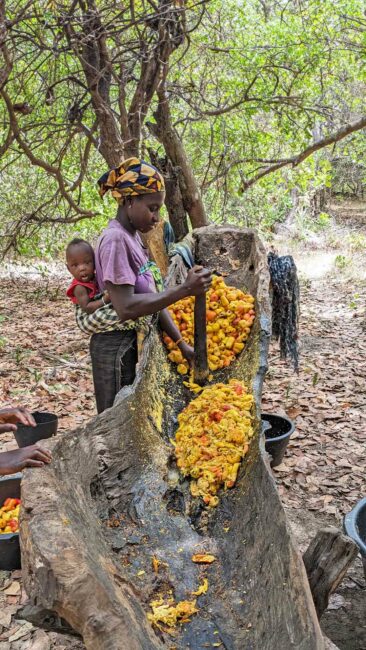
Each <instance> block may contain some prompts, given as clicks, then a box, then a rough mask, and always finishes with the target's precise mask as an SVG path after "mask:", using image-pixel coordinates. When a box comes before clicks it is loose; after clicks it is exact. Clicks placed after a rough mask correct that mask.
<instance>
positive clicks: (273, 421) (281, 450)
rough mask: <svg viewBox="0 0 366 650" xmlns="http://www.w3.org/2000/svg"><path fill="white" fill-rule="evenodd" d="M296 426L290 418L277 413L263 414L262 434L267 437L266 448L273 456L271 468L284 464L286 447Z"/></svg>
mask: <svg viewBox="0 0 366 650" xmlns="http://www.w3.org/2000/svg"><path fill="white" fill-rule="evenodd" d="M294 431H295V425H294V423H293V422H292V420H290V419H289V418H287V417H285V416H283V415H276V414H275V413H262V432H263V433H264V436H265V439H266V441H265V448H266V451H267V452H268V453H269V454H270V455H271V467H276V466H277V465H280V463H282V460H283V457H284V455H285V451H286V447H287V445H288V441H289V439H290V436H291V434H292V433H293V432H294Z"/></svg>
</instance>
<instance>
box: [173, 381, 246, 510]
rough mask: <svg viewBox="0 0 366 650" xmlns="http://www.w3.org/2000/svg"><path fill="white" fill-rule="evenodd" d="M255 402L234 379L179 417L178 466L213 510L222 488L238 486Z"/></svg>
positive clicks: (212, 389)
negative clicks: (239, 471) (239, 472)
mask: <svg viewBox="0 0 366 650" xmlns="http://www.w3.org/2000/svg"><path fill="white" fill-rule="evenodd" d="M253 401H254V398H253V395H250V394H249V393H247V391H246V387H245V386H244V384H243V383H242V382H240V381H238V380H236V379H231V380H230V381H229V383H228V384H214V385H213V386H209V387H207V388H204V389H203V390H202V392H201V394H200V395H199V396H198V397H196V398H195V399H194V400H192V402H190V404H188V406H187V407H186V408H185V409H184V410H183V411H182V412H181V413H180V414H179V416H178V423H179V427H178V430H177V433H176V436H175V443H174V444H175V455H176V459H177V465H178V467H179V469H180V471H181V472H182V474H184V475H185V476H191V477H192V479H193V480H192V481H191V493H192V495H193V496H195V497H198V496H201V497H202V498H203V501H204V502H205V503H206V505H208V506H210V507H212V508H214V507H215V506H217V504H218V501H219V499H218V496H217V492H218V490H219V488H220V487H221V486H224V487H225V488H231V487H233V486H234V484H235V481H236V477H237V474H238V470H239V467H240V462H241V459H242V458H243V457H244V456H245V454H246V453H247V451H248V448H249V441H250V439H251V437H252V436H253V428H252V415H251V409H252V405H253Z"/></svg>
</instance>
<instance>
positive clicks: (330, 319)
mask: <svg viewBox="0 0 366 650" xmlns="http://www.w3.org/2000/svg"><path fill="white" fill-rule="evenodd" d="M355 294H356V295H357V305H356V306H355V305H354V303H353V302H352V296H354V295H355ZM365 298H366V287H365V286H363V287H360V284H359V283H357V286H356V283H352V282H350V281H348V282H346V283H345V282H342V281H341V280H340V279H332V278H330V277H327V278H326V279H322V280H316V281H315V280H312V281H309V280H308V281H307V282H306V283H305V286H303V287H302V293H301V331H300V340H301V366H300V372H299V375H296V374H295V373H293V372H292V370H291V368H290V367H289V366H288V365H287V364H285V363H284V362H282V361H281V360H280V359H279V358H278V353H277V352H276V349H277V345H273V346H272V349H271V354H270V359H269V367H270V370H269V373H268V375H267V378H266V381H265V387H264V395H263V410H264V411H272V412H279V413H281V412H282V413H287V414H288V416H289V417H291V418H292V419H293V420H294V421H295V423H296V431H295V432H294V434H293V435H292V437H291V440H290V444H289V446H288V448H287V453H286V456H285V459H284V461H283V462H282V463H281V465H279V466H278V467H276V468H275V469H274V474H275V476H276V479H277V483H278V487H279V491H280V494H281V498H282V501H283V503H284V505H285V506H288V507H290V508H299V509H300V508H303V509H308V510H312V511H316V512H319V513H321V512H322V513H326V514H328V515H333V516H335V518H336V520H337V521H338V523H340V522H341V519H342V516H343V515H344V514H345V513H346V512H348V511H349V510H351V508H352V507H353V506H354V505H355V503H356V502H357V501H358V500H359V499H360V498H361V497H363V496H364V495H365V494H366V483H365V471H364V468H365V461H364V453H365V442H366V429H365V427H364V415H363V414H364V407H365V406H366V392H365V389H366V323H365V314H364V310H363V308H362V307H363V305H364V304H365Z"/></svg>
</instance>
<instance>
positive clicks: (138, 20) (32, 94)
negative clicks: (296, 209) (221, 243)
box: [0, 0, 366, 268]
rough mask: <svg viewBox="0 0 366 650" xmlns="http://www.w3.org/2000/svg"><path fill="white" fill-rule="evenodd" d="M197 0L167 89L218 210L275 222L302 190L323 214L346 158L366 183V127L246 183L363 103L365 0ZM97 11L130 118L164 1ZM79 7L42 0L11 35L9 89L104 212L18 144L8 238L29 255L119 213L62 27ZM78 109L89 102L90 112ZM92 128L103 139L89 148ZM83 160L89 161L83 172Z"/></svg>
mask: <svg viewBox="0 0 366 650" xmlns="http://www.w3.org/2000/svg"><path fill="white" fill-rule="evenodd" d="M186 5H187V12H188V13H187V20H188V27H190V28H191V27H194V26H195V25H197V24H198V27H197V29H195V30H193V31H192V34H191V35H190V42H189V47H188V43H187V47H186V45H184V46H183V48H182V47H178V48H177V49H176V50H175V52H174V54H173V55H172V57H171V61H170V66H169V74H168V79H167V89H168V95H169V103H170V109H171V112H172V116H173V121H174V124H175V127H176V129H177V130H178V132H179V135H180V138H181V140H182V142H183V143H184V146H185V149H186V152H187V155H188V158H189V160H190V161H191V163H192V168H193V171H194V174H195V176H196V178H197V179H198V182H199V185H200V187H201V189H202V195H203V199H204V204H205V206H206V209H207V214H208V217H209V219H210V220H211V221H213V222H215V223H222V222H225V221H227V222H229V223H238V224H240V225H245V226H249V227H257V228H259V229H261V230H268V229H270V228H271V227H272V226H273V224H274V223H276V222H281V221H283V220H284V218H285V217H286V215H287V214H288V212H289V210H290V209H291V207H292V198H291V190H292V189H293V188H295V187H296V188H298V189H299V192H300V194H301V195H302V206H303V207H304V210H303V215H304V216H303V219H304V220H306V219H308V218H309V215H310V216H311V217H312V211H311V209H310V199H311V197H312V196H313V195H314V193H316V192H317V191H318V190H319V189H320V188H323V187H326V188H329V187H330V186H331V185H332V183H334V184H335V186H339V187H340V186H341V185H342V182H343V181H342V173H341V172H339V170H338V172H337V165H336V164H332V161H331V159H334V158H337V157H338V156H339V157H340V158H342V160H343V158H346V159H347V160H348V161H350V163H351V166H352V165H356V166H357V169H358V176H357V183H359V182H360V183H361V185H362V183H364V182H365V178H366V161H365V154H364V151H365V146H364V144H365V136H364V135H361V134H358V135H353V136H350V137H349V138H347V139H346V140H345V141H343V142H342V144H341V145H337V146H335V147H334V148H333V149H332V151H331V152H320V153H317V154H315V155H313V156H312V157H311V158H308V159H307V160H306V162H304V163H303V164H302V165H301V166H298V167H297V166H294V167H292V166H289V167H284V168H282V169H281V170H279V171H277V172H276V173H274V174H271V175H269V176H266V177H264V178H263V179H262V180H261V181H259V182H258V183H256V184H254V185H252V186H251V187H249V189H247V190H246V191H244V189H245V186H246V183H248V182H250V181H251V179H253V177H254V178H255V177H256V175H257V174H258V173H260V172H261V171H262V170H263V169H265V168H266V167H267V166H268V165H271V164H273V162H274V161H278V160H282V159H286V158H290V157H293V156H295V155H296V154H298V153H300V152H301V151H302V150H303V149H305V148H306V147H307V146H308V144H309V143H310V142H312V141H313V140H314V139H319V138H321V137H324V136H326V135H327V134H329V133H331V132H332V131H334V130H335V129H337V128H338V127H339V126H340V125H341V124H343V123H344V122H347V121H349V120H350V119H351V117H354V116H355V115H358V114H359V113H360V112H362V111H363V97H364V92H365V82H366V57H365V34H366V22H365V17H364V2H363V0H313V1H312V2H303V3H299V2H297V1H295V0H290V1H289V2H286V3H285V2H276V3H275V2H261V3H259V2H258V1H257V0H246V2H242V1H239V2H238V0H227V2H225V3H222V2H221V0H211V2H208V3H207V4H206V5H205V6H204V7H203V9H204V10H203V12H202V16H200V8H199V7H198V8H197V6H196V3H186ZM25 6H26V1H25V0H21V1H20V3H19V2H15V0H8V2H7V12H8V19H9V20H10V21H11V20H16V19H17V16H19V10H20V9H21V8H22V7H25ZM82 6H83V4H82V3H78V2H76V3H74V4H73V7H74V10H73V11H74V12H75V13H74V18H75V25H76V26H75V25H74V28H75V30H76V33H79V32H78V30H81V28H82ZM96 8H97V9H98V10H99V11H100V14H101V16H102V18H103V20H104V25H105V26H106V29H107V31H108V37H107V46H108V48H109V51H110V60H111V62H112V66H114V68H113V74H112V75H111V78H112V81H111V93H110V99H111V109H112V111H113V113H114V115H115V116H116V120H117V122H118V124H119V125H120V124H121V123H122V121H123V120H122V118H123V115H122V114H121V110H120V102H121V96H120V95H119V92H120V86H121V83H120V75H122V74H126V75H127V77H128V81H127V82H126V84H125V87H124V93H125V101H126V103H127V104H128V103H129V102H130V101H131V98H132V96H133V93H134V91H135V89H136V83H137V81H138V79H139V76H140V73H141V69H142V68H141V58H139V57H136V58H135V59H134V50H133V48H130V47H128V44H129V43H132V42H134V39H135V40H136V39H141V38H142V39H144V38H145V37H146V43H148V42H149V43H150V41H151V42H155V41H156V39H157V38H158V36H157V33H156V30H155V31H154V26H153V23H151V11H152V10H151V7H150V6H149V9H146V7H145V4H144V3H143V2H140V1H138V2H137V1H135V2H133V3H127V4H126V6H125V5H123V6H122V5H118V4H117V5H116V4H115V3H111V2H109V1H108V0H98V2H97V4H96ZM132 8H133V9H134V12H135V14H134V15H132V13H131V11H132ZM66 9H67V10H68V7H66V5H64V4H63V3H62V2H58V1H55V2H50V3H48V4H46V5H45V4H44V3H43V2H39V1H38V0H35V1H34V2H33V4H32V5H31V6H30V9H29V11H27V16H26V18H25V19H24V20H23V19H20V22H19V23H17V26H16V29H14V30H13V31H11V32H10V34H11V40H10V44H9V51H10V54H12V55H14V67H13V71H12V73H11V76H10V79H9V82H8V83H7V85H6V90H7V92H8V94H9V96H11V99H12V101H13V103H15V102H17V103H19V104H22V103H25V102H26V103H27V104H29V105H30V107H31V109H32V111H31V112H30V113H29V114H24V115H18V114H17V116H18V120H19V124H20V127H21V130H22V134H23V136H24V139H25V141H26V142H28V144H29V146H30V148H31V151H32V154H33V156H37V157H38V158H40V159H42V160H43V161H45V163H46V164H47V165H48V166H59V168H60V169H61V171H62V177H63V181H64V183H65V188H66V191H67V193H68V195H69V196H70V197H72V200H73V201H74V203H75V204H76V205H77V206H78V208H79V209H80V210H83V211H86V212H93V213H95V216H94V217H92V218H82V215H81V214H77V213H76V211H75V210H73V208H72V207H70V205H69V204H68V203H67V201H65V199H64V198H62V197H60V196H59V194H58V190H59V185H58V183H57V181H56V178H55V175H52V174H50V173H49V171H46V170H45V169H43V168H41V167H39V166H34V165H33V164H32V163H31V162H30V160H29V158H27V156H26V155H25V153H24V151H23V150H22V149H21V148H20V146H19V144H18V143H17V141H14V142H13V143H12V145H11V146H10V147H9V148H8V149H7V151H6V153H5V154H4V156H3V158H2V160H1V186H2V191H1V195H0V234H1V238H2V241H3V242H5V246H4V248H5V249H6V248H7V247H8V246H10V245H12V244H15V247H16V251H17V252H18V254H20V255H25V256H32V257H37V258H40V259H41V258H49V259H51V258H53V257H55V256H58V255H62V254H63V249H64V246H65V242H66V241H67V240H68V239H69V238H71V237H73V236H75V235H78V236H81V237H83V238H85V239H88V240H91V241H92V242H93V241H95V238H96V236H97V235H98V233H99V232H100V230H101V229H102V228H103V226H104V225H105V224H106V222H107V220H108V218H110V217H111V216H113V215H114V211H115V204H114V203H113V201H111V200H108V199H107V200H105V201H104V203H102V201H101V200H100V197H99V195H98V192H97V189H96V180H97V178H98V177H99V176H100V174H101V173H103V172H104V171H105V169H106V168H107V165H106V163H105V161H104V159H103V156H102V154H101V152H100V141H99V139H98V133H97V131H93V128H94V126H93V125H94V122H95V110H94V107H93V102H92V101H91V98H90V94H89V91H88V85H87V83H86V79H85V74H84V72H83V70H82V68H81V65H80V60H79V58H78V57H77V56H76V50H75V49H74V50H73V49H72V48H70V47H69V40H68V37H67V32H66V31H65V29H64V28H63V23H62V20H61V17H62V15H63V14H64V13H65V11H66ZM132 18H134V20H132ZM149 19H150V23H149ZM200 19H201V20H200ZM129 20H131V21H132V22H131V25H130V26H129V27H128V26H126V25H128V21H129ZM149 25H150V26H149ZM148 39H150V41H148ZM154 39H155V41H154ZM146 47H147V46H146ZM155 109H156V98H154V99H153V100H152V103H151V105H150V106H148V107H147V109H146V110H147V114H146V120H148V121H149V120H150V121H153V119H154V116H153V113H154V110H155ZM1 110H2V113H1V114H0V117H1V120H0V142H1V141H5V139H6V137H7V133H8V124H9V117H8V113H7V110H6V107H5V104H3V107H2V109H1ZM75 111H76V112H77V111H80V115H79V117H75V115H76V113H75ZM144 117H145V116H142V118H141V119H142V120H143V119H144ZM79 118H80V119H79ZM88 133H89V135H90V133H92V137H91V139H90V141H91V142H92V145H91V146H90V151H89V153H88V154H87V155H86V152H87V151H88V146H89V144H88V142H89V140H88V137H87V134H88ZM150 147H152V148H153V149H154V150H155V151H157V152H159V153H161V154H162V155H163V154H164V151H163V150H162V147H161V145H159V143H158V142H157V141H156V140H155V139H154V138H153V137H152V136H151V135H150V134H149V132H148V130H147V129H146V128H143V130H142V143H141V151H142V153H143V154H144V155H146V156H147V155H148V153H147V152H148V150H149V148H150ZM83 161H84V162H85V161H87V162H86V164H85V173H84V170H83V176H82V177H81V176H80V171H81V169H82V168H83ZM338 167H340V165H338ZM337 174H338V175H337ZM337 184H338V185H337ZM304 223H305V222H304ZM312 225H313V227H314V229H318V230H321V229H324V228H326V227H328V226H329V215H328V214H327V213H325V212H320V214H319V215H318V217H317V219H316V221H315V223H314V222H313V224H312ZM339 268H341V267H339Z"/></svg>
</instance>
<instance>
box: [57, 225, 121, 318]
mask: <svg viewBox="0 0 366 650" xmlns="http://www.w3.org/2000/svg"><path fill="white" fill-rule="evenodd" d="M66 266H67V268H68V270H69V271H70V273H71V275H72V276H73V278H74V279H73V281H72V282H71V284H70V286H69V288H68V290H67V291H66V295H67V296H68V297H69V298H70V300H71V302H72V303H73V304H74V305H79V307H80V308H81V309H82V310H83V311H85V312H86V313H87V314H93V313H94V312H95V311H96V310H97V309H100V308H101V307H104V306H105V305H107V304H108V303H110V302H111V299H110V297H109V295H108V292H107V291H105V292H104V293H103V294H100V296H99V295H98V294H99V293H100V292H99V290H98V285H97V281H96V278H95V262H94V251H93V248H92V246H91V245H90V244H89V242H87V241H85V240H84V239H78V238H75V239H73V240H72V241H71V242H70V243H69V244H68V246H67V248H66ZM97 296H98V297H97Z"/></svg>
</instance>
